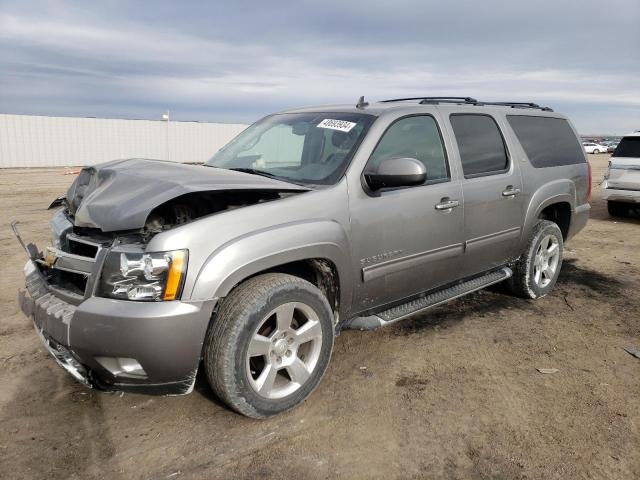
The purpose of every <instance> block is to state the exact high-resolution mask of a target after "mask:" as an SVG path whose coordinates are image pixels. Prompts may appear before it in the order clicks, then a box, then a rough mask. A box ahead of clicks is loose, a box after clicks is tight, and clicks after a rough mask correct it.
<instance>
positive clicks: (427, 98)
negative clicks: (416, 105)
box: [381, 97, 478, 104]
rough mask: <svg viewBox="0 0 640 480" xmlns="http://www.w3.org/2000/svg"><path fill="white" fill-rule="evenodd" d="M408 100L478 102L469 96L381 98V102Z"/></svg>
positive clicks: (422, 101) (423, 101)
mask: <svg viewBox="0 0 640 480" xmlns="http://www.w3.org/2000/svg"><path fill="white" fill-rule="evenodd" d="M408 100H420V103H425V104H426V103H478V101H477V100H476V99H475V98H471V97H408V98H392V99H391V100H382V101H381V103H390V102H405V101H408Z"/></svg>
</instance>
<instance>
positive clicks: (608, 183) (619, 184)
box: [602, 132, 640, 217]
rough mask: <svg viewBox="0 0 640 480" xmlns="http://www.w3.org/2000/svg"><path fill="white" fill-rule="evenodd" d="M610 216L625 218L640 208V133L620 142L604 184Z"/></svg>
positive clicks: (603, 190) (603, 195)
mask: <svg viewBox="0 0 640 480" xmlns="http://www.w3.org/2000/svg"><path fill="white" fill-rule="evenodd" d="M602 198H604V199H605V200H606V201H607V208H608V210H609V214H610V215H612V216H614V217H624V216H626V215H628V214H629V212H630V211H631V210H637V209H639V208H640V132H639V133H632V134H630V135H627V136H625V137H623V138H622V140H620V143H619V144H618V146H617V147H616V149H615V151H614V152H613V155H611V159H610V160H609V168H608V169H607V171H606V173H605V175H604V182H602Z"/></svg>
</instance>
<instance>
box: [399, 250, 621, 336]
mask: <svg viewBox="0 0 640 480" xmlns="http://www.w3.org/2000/svg"><path fill="white" fill-rule="evenodd" d="M623 287H624V284H623V283H622V282H621V281H620V280H618V279H617V278H615V277H614V276H611V275H606V274H604V273H602V272H598V271H596V270H592V269H589V268H585V267H581V266H579V265H576V263H575V261H574V260H564V262H563V264H562V270H561V271H560V275H559V277H558V281H557V283H556V287H555V289H554V290H553V291H552V292H551V294H550V297H554V296H559V297H561V298H562V297H564V302H565V303H567V295H571V290H576V289H580V290H581V291H582V292H581V294H582V295H585V294H586V295H587V296H589V297H591V298H594V297H600V296H602V295H607V296H614V297H620V296H622V295H623V294H624V292H623ZM567 305H568V306H569V304H568V303H567ZM570 308H572V307H570ZM505 311H509V313H511V314H517V313H518V312H521V313H522V312H528V313H533V314H536V315H541V316H546V314H547V312H546V311H545V309H544V308H543V307H542V306H540V305H539V304H537V302H536V301H535V300H528V299H524V298H519V297H516V296H514V295H513V294H511V293H510V291H509V289H508V286H507V285H506V283H505V282H502V283H499V284H496V285H492V286H490V287H488V288H487V289H485V290H480V291H479V292H476V293H473V294H470V295H467V296H465V297H461V298H459V299H457V300H454V301H452V302H450V303H447V304H444V305H442V306H440V307H436V308H434V309H433V310H428V311H426V312H425V313H424V314H421V315H416V316H415V317H414V318H408V319H407V320H404V321H401V322H399V324H398V326H397V327H396V330H395V331H394V334H395V335H409V334H412V333H416V332H419V331H422V330H430V329H435V328H439V329H446V328H449V327H451V326H453V325H454V324H456V323H459V322H462V321H463V320H464V319H465V318H466V317H468V316H469V315H474V316H477V317H481V318H482V317H489V316H495V315H498V314H500V313H503V312H505Z"/></svg>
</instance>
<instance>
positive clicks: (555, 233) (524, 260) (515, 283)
mask: <svg viewBox="0 0 640 480" xmlns="http://www.w3.org/2000/svg"><path fill="white" fill-rule="evenodd" d="M563 247H564V244H563V239H562V232H561V231H560V228H559V227H558V225H557V224H555V223H553V222H550V221H548V220H538V223H536V225H535V226H534V227H533V232H532V234H531V239H530V240H529V243H528V244H527V248H526V250H525V251H524V253H523V254H522V256H521V257H520V258H519V259H518V260H517V261H516V263H515V264H514V266H513V276H512V277H511V278H510V279H509V286H510V287H511V290H512V291H513V292H514V293H515V294H516V295H518V296H520V297H524V298H540V297H544V296H545V295H547V294H548V293H549V292H550V291H551V290H552V289H553V287H554V285H555V284H556V280H558V275H559V274H560V268H561V267H562V252H563Z"/></svg>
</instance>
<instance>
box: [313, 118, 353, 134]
mask: <svg viewBox="0 0 640 480" xmlns="http://www.w3.org/2000/svg"><path fill="white" fill-rule="evenodd" d="M356 125H357V123H353V122H347V121H346V120H334V119H332V118H325V119H324V120H322V121H321V122H320V123H319V124H318V128H329V129H331V130H340V131H341V132H349V131H351V129H352V128H353V127H355V126H356Z"/></svg>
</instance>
